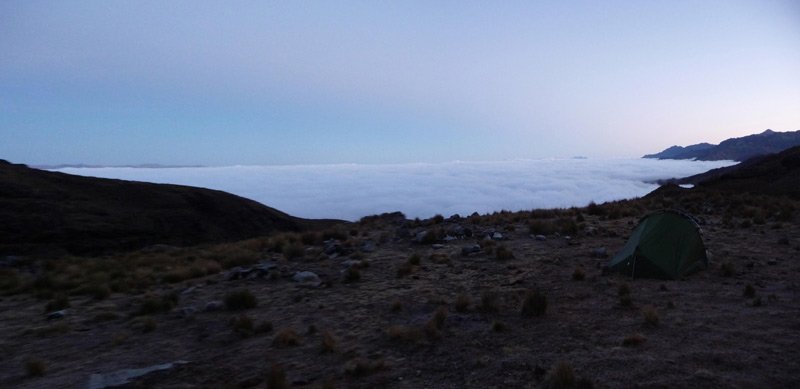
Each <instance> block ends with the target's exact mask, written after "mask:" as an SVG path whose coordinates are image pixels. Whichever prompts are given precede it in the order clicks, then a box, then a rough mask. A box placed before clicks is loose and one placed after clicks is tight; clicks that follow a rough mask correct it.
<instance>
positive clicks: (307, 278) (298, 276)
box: [292, 271, 320, 283]
mask: <svg viewBox="0 0 800 389" xmlns="http://www.w3.org/2000/svg"><path fill="white" fill-rule="evenodd" d="M292 281H294V282H314V283H319V282H320V279H319V276H318V275H317V274H316V273H314V272H310V271H299V272H297V273H294V275H292Z"/></svg>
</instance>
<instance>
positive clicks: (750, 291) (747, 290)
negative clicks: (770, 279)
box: [743, 284, 756, 298]
mask: <svg viewBox="0 0 800 389" xmlns="http://www.w3.org/2000/svg"><path fill="white" fill-rule="evenodd" d="M743 295H744V297H747V298H751V297H756V289H755V288H754V287H753V285H750V284H747V285H745V286H744V293H743Z"/></svg>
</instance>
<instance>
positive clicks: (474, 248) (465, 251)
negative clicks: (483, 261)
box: [461, 243, 482, 256]
mask: <svg viewBox="0 0 800 389" xmlns="http://www.w3.org/2000/svg"><path fill="white" fill-rule="evenodd" d="M481 250H482V249H481V245H479V244H477V243H476V244H473V245H469V246H466V247H462V248H461V255H465V256H466V255H470V254H473V253H479V252H481Z"/></svg>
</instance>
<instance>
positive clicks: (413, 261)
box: [408, 253, 422, 266]
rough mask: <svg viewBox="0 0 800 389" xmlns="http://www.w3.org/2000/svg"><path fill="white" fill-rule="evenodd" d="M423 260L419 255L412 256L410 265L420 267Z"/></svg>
mask: <svg viewBox="0 0 800 389" xmlns="http://www.w3.org/2000/svg"><path fill="white" fill-rule="evenodd" d="M421 259H422V257H420V255H419V254H417V253H414V254H411V256H410V257H408V264H409V265H414V266H419V263H420V260H421Z"/></svg>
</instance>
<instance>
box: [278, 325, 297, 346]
mask: <svg viewBox="0 0 800 389" xmlns="http://www.w3.org/2000/svg"><path fill="white" fill-rule="evenodd" d="M299 344H300V337H299V336H298V335H297V332H295V331H294V330H293V329H291V328H284V329H282V330H280V331H278V333H277V334H276V335H275V338H274V339H272V346H273V347H278V348H286V347H291V346H297V345H299Z"/></svg>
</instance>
